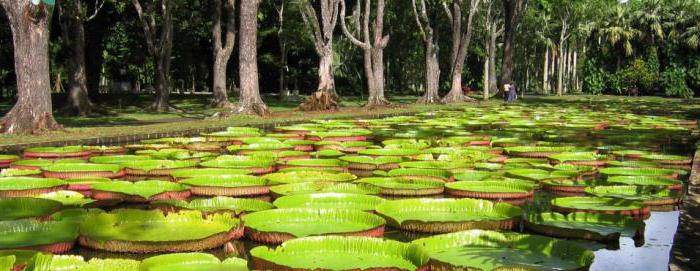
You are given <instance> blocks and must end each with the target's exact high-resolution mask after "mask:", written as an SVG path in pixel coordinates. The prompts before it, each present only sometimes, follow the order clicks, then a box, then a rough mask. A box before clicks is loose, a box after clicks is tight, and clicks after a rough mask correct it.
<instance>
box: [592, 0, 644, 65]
mask: <svg viewBox="0 0 700 271" xmlns="http://www.w3.org/2000/svg"><path fill="white" fill-rule="evenodd" d="M627 11H628V10H627V6H623V5H618V6H616V7H615V8H614V9H613V10H612V11H611V12H610V13H611V14H609V16H608V19H607V20H604V21H603V22H602V24H601V25H600V26H599V27H598V29H597V31H596V32H597V35H598V37H599V38H600V39H602V40H604V41H606V42H607V43H608V45H609V46H610V47H611V48H612V49H613V50H620V51H621V52H622V53H624V55H625V56H631V55H632V54H633V53H634V47H633V46H632V42H633V41H634V40H635V39H637V38H639V37H640V36H641V35H642V33H641V32H642V31H640V30H639V29H636V28H635V27H634V25H633V24H632V20H631V19H630V16H629V12H627ZM621 61H622V58H621V57H620V55H619V54H617V69H619V68H620V64H621Z"/></svg>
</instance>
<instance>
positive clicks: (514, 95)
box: [508, 85, 518, 102]
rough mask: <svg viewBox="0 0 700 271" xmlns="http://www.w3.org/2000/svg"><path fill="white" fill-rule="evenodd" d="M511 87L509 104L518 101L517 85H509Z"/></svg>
mask: <svg viewBox="0 0 700 271" xmlns="http://www.w3.org/2000/svg"><path fill="white" fill-rule="evenodd" d="M509 86H510V91H508V96H509V97H508V101H509V102H514V101H515V100H517V99H518V92H517V91H516V90H515V85H509Z"/></svg>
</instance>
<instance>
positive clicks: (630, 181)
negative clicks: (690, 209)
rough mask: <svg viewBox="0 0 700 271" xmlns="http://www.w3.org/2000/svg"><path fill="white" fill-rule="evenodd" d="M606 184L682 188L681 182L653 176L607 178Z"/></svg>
mask: <svg viewBox="0 0 700 271" xmlns="http://www.w3.org/2000/svg"><path fill="white" fill-rule="evenodd" d="M606 182H608V183H611V184H622V185H636V186H657V187H665V188H669V189H674V190H679V189H681V188H683V182H682V181H679V180H675V179H668V178H661V177H655V176H613V177H609V178H608V179H607V180H606Z"/></svg>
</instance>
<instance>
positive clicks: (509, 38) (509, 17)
mask: <svg viewBox="0 0 700 271" xmlns="http://www.w3.org/2000/svg"><path fill="white" fill-rule="evenodd" d="M502 1H503V12H504V15H505V19H504V21H505V37H504V39H503V64H502V65H501V81H502V84H501V85H503V84H512V83H513V56H514V54H515V49H514V48H513V46H514V45H513V42H514V39H515V32H516V31H517V27H518V24H520V17H521V14H522V11H523V8H524V5H525V1H526V0H502Z"/></svg>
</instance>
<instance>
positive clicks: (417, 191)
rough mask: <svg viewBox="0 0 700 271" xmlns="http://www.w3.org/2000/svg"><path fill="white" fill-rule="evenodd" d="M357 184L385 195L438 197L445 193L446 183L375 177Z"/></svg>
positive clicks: (429, 180) (430, 180)
mask: <svg viewBox="0 0 700 271" xmlns="http://www.w3.org/2000/svg"><path fill="white" fill-rule="evenodd" d="M355 183H360V184H367V185H371V186H374V187H376V188H378V189H379V193H380V194H383V195H394V196H419V195H436V194H441V193H442V192H443V191H444V185H445V184H444V183H443V182H441V181H437V180H433V179H417V178H405V177H373V178H364V179H360V180H357V181H356V182H355Z"/></svg>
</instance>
